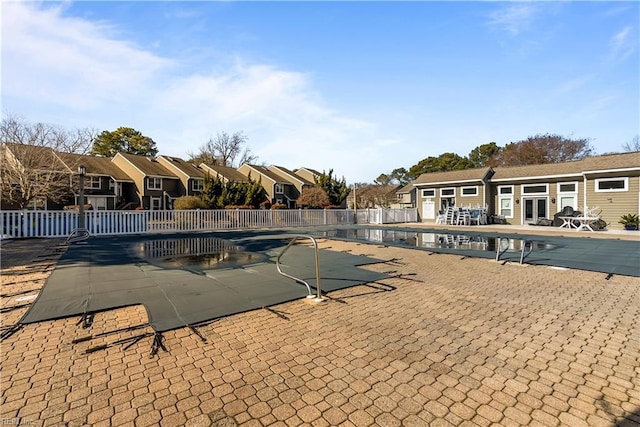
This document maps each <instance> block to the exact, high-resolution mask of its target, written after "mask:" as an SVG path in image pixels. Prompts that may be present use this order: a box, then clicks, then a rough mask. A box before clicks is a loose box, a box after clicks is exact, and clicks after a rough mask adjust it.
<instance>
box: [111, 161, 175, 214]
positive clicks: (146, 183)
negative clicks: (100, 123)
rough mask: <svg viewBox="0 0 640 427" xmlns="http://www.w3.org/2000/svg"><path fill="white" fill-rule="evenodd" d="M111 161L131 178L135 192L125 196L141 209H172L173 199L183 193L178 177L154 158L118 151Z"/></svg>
mask: <svg viewBox="0 0 640 427" xmlns="http://www.w3.org/2000/svg"><path fill="white" fill-rule="evenodd" d="M112 161H113V163H115V164H116V165H117V166H118V167H119V168H120V169H122V170H123V171H124V172H125V173H126V174H127V175H128V176H130V177H131V178H132V179H133V181H134V183H135V187H134V188H135V194H130V195H127V198H129V199H130V200H131V199H135V201H136V202H137V203H138V204H139V206H140V207H142V208H143V209H150V210H162V209H172V208H173V201H174V200H175V199H176V198H178V197H180V196H182V195H183V194H182V193H180V185H181V181H180V178H179V177H178V176H177V175H176V174H174V173H173V172H172V171H170V170H169V169H167V168H166V167H165V166H163V165H162V163H160V162H159V161H158V160H156V159H153V158H151V157H145V156H138V155H134V154H127V153H118V154H116V155H115V156H114V157H113V159H112Z"/></svg>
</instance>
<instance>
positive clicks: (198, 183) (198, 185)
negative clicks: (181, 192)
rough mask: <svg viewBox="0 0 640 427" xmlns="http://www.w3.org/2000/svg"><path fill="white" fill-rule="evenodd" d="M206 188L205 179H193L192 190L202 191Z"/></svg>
mask: <svg viewBox="0 0 640 427" xmlns="http://www.w3.org/2000/svg"><path fill="white" fill-rule="evenodd" d="M203 188H204V181H203V180H202V179H194V180H193V181H191V190H193V191H202V189H203Z"/></svg>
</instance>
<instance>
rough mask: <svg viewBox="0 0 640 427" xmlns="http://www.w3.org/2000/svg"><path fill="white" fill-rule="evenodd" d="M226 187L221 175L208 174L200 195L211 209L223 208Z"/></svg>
mask: <svg viewBox="0 0 640 427" xmlns="http://www.w3.org/2000/svg"><path fill="white" fill-rule="evenodd" d="M223 189H224V183H223V182H222V179H221V178H220V176H217V175H216V176H215V177H212V176H211V175H208V174H207V175H206V176H205V177H204V183H203V186H202V193H200V197H201V198H202V200H204V202H205V203H206V204H207V207H208V208H210V209H221V208H223V207H224V205H222V199H221V196H222V190H223Z"/></svg>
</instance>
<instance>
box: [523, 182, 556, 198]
mask: <svg viewBox="0 0 640 427" xmlns="http://www.w3.org/2000/svg"><path fill="white" fill-rule="evenodd" d="M541 185H544V188H545V190H544V192H542V193H541V192H537V193H525V191H524V189H525V187H539V186H541ZM520 194H521V195H522V197H529V196H546V195H548V194H549V184H522V185H520Z"/></svg>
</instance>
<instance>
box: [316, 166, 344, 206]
mask: <svg viewBox="0 0 640 427" xmlns="http://www.w3.org/2000/svg"><path fill="white" fill-rule="evenodd" d="M316 186H317V187H320V188H322V189H323V190H324V191H325V192H326V193H327V196H329V201H330V202H331V204H332V205H335V206H339V205H341V204H342V202H344V200H345V199H346V198H347V196H348V195H349V187H348V186H347V183H346V181H345V179H344V177H343V178H342V179H341V180H337V179H336V178H334V177H333V169H331V170H329V173H328V174H327V173H325V172H324V171H322V174H321V175H320V176H319V177H318V178H317V179H316Z"/></svg>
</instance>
